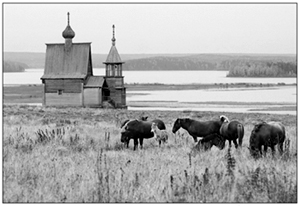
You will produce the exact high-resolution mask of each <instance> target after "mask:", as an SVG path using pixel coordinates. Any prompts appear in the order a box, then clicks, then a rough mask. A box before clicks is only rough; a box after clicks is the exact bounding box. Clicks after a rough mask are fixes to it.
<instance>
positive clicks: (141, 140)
mask: <svg viewBox="0 0 300 206" xmlns="http://www.w3.org/2000/svg"><path fill="white" fill-rule="evenodd" d="M143 140H144V138H143V137H141V138H140V148H141V149H143Z"/></svg>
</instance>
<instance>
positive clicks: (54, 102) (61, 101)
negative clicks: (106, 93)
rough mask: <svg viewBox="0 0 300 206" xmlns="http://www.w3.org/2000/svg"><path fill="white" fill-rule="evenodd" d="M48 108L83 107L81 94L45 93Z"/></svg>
mask: <svg viewBox="0 0 300 206" xmlns="http://www.w3.org/2000/svg"><path fill="white" fill-rule="evenodd" d="M45 100H46V101H45V103H46V105H47V106H82V95H81V93H62V94H61V95H58V94H57V93H45Z"/></svg>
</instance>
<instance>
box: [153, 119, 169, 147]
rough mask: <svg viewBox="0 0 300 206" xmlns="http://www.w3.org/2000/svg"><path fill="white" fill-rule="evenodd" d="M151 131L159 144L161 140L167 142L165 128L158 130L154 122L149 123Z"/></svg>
mask: <svg viewBox="0 0 300 206" xmlns="http://www.w3.org/2000/svg"><path fill="white" fill-rule="evenodd" d="M151 132H153V133H154V138H155V139H156V141H158V142H159V146H160V145H161V142H164V143H168V132H167V131H166V130H160V129H159V128H158V127H157V124H156V123H155V122H153V123H152V125H151Z"/></svg>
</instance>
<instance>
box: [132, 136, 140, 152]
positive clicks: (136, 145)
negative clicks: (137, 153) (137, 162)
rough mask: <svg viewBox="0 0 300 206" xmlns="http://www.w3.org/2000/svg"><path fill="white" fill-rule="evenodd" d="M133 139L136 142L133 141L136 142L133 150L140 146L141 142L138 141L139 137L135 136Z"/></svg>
mask: <svg viewBox="0 0 300 206" xmlns="http://www.w3.org/2000/svg"><path fill="white" fill-rule="evenodd" d="M133 141H134V142H133V143H134V147H133V150H135V149H136V148H137V147H138V144H139V142H138V139H137V138H134V139H133Z"/></svg>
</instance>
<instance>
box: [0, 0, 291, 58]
mask: <svg viewBox="0 0 300 206" xmlns="http://www.w3.org/2000/svg"><path fill="white" fill-rule="evenodd" d="M3 12H4V13H3V34H4V36H3V49H4V51H10V52H45V51H46V45H45V43H63V42H64V38H63V37H62V32H63V30H64V29H65V28H66V25H67V12H70V25H71V27H72V29H73V30H74V32H75V37H74V38H73V42H92V53H97V54H98V53H101V54H107V53H108V52H109V49H110V46H111V38H112V25H113V24H115V27H116V28H115V29H116V30H115V34H116V36H115V37H116V46H117V49H118V51H119V53H120V54H122V53H123V54H129V53H130V54H140V53H267V54H295V53H296V4H4V6H3Z"/></svg>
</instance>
